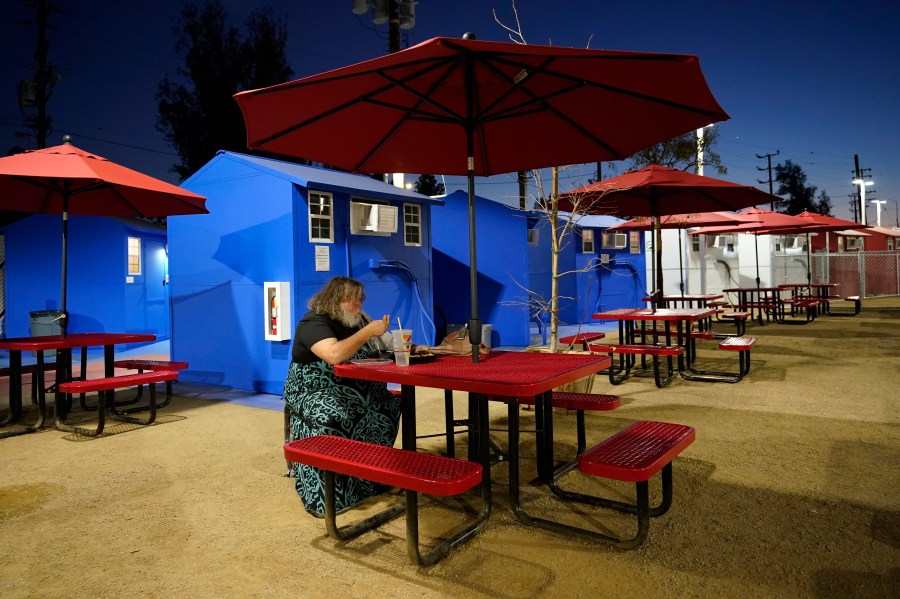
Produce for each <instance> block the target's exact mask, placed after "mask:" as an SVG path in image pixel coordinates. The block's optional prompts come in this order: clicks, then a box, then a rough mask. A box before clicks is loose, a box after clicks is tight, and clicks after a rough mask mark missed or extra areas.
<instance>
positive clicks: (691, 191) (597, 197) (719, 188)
mask: <svg viewBox="0 0 900 599" xmlns="http://www.w3.org/2000/svg"><path fill="white" fill-rule="evenodd" d="M774 197H775V196H772V195H770V194H768V193H766V192H764V191H761V190H759V189H757V188H755V187H751V186H749V185H740V184H738V183H731V182H730V181H723V180H721V179H714V178H713V177H704V176H702V175H694V174H691V173H687V172H684V171H681V170H678V169H675V168H669V167H665V166H659V165H650V166H647V167H644V168H642V169H639V170H636V171H631V172H628V173H625V174H623V175H619V176H617V177H611V178H609V179H604V180H602V181H597V182H596V183H591V184H590V185H585V186H584V187H580V188H578V189H575V190H573V191H569V192H566V193H564V194H561V195H560V196H559V209H560V210H567V211H569V212H574V213H578V214H612V215H614V216H623V215H627V216H646V217H651V218H652V219H653V222H654V227H653V228H654V232H655V234H654V240H653V248H654V252H653V262H654V267H653V271H654V273H655V285H656V289H655V290H654V291H653V292H652V293H651V294H650V297H651V298H652V299H653V300H654V301H652V302H651V304H652V305H653V306H654V307H655V306H656V304H657V303H658V302H657V301H655V300H656V297H657V295H659V297H660V298H661V297H662V287H663V285H662V284H663V280H662V268H661V267H660V258H661V256H662V243H661V234H660V229H661V226H662V225H661V217H662V216H664V215H667V214H680V213H690V212H712V211H722V210H737V209H739V208H746V207H747V206H755V205H756V204H763V203H768V202H770V201H772V199H773V198H774Z"/></svg>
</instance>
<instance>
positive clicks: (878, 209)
mask: <svg viewBox="0 0 900 599" xmlns="http://www.w3.org/2000/svg"><path fill="white" fill-rule="evenodd" d="M870 202H871V203H872V204H875V226H876V227H880V226H881V205H882V204H887V200H870Z"/></svg>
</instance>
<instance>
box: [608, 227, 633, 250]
mask: <svg viewBox="0 0 900 599" xmlns="http://www.w3.org/2000/svg"><path fill="white" fill-rule="evenodd" d="M603 247H605V248H611V249H616V250H621V249H624V248H626V247H628V235H626V234H625V233H618V232H616V231H604V232H603Z"/></svg>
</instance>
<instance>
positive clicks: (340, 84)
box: [235, 38, 728, 176]
mask: <svg viewBox="0 0 900 599" xmlns="http://www.w3.org/2000/svg"><path fill="white" fill-rule="evenodd" d="M235 99H236V100H237V102H238V105H239V106H240V108H241V111H242V112H243V114H244V120H245V122H246V124H247V145H248V146H249V147H250V148H257V149H261V150H267V151H270V152H274V153H278V154H284V155H287V156H297V157H300V158H307V159H311V160H317V161H320V162H323V163H325V164H329V165H332V166H336V167H339V168H343V169H347V170H351V171H355V172H363V173H384V172H407V173H441V174H445V175H466V174H469V173H470V172H471V173H473V174H474V175H476V176H487V175H493V174H498V173H509V172H513V171H520V170H526V169H533V168H542V167H547V166H555V165H563V164H576V163H583V162H595V161H598V160H617V159H621V158H625V157H627V156H630V155H631V154H633V153H634V152H636V151H638V150H640V149H642V148H645V147H647V146H648V145H651V144H653V143H656V142H658V141H662V140H666V139H670V138H672V137H675V136H677V135H680V134H682V133H685V132H687V131H691V130H694V129H696V128H698V127H702V126H704V125H707V124H709V123H710V122H714V121H721V120H723V119H727V118H728V115H727V114H726V113H725V112H724V111H723V110H722V108H721V107H720V106H719V104H718V103H717V102H716V100H715V98H714V97H713V95H712V93H711V92H710V90H709V87H708V86H707V84H706V80H705V79H704V77H703V73H702V72H701V70H700V63H699V60H698V59H697V57H695V56H687V55H680V54H655V53H641V52H613V51H604V50H588V49H577V48H562V47H556V46H532V45H523V44H513V43H503V42H488V41H478V40H469V39H450V38H434V39H431V40H428V41H425V42H422V43H421V44H418V45H416V46H413V47H411V48H408V49H406V50H402V51H400V52H396V53H394V54H389V55H386V56H382V57H379V58H375V59H373V60H368V61H365V62H361V63H359V64H355V65H351V66H347V67H343V68H340V69H337V70H334V71H330V72H327V73H322V74H319V75H313V76H311V77H305V78H303V79H298V80H297V81H291V82H289V83H283V84H281V85H276V86H273V87H269V88H265V89H259V90H252V91H246V92H241V93H239V94H237V95H236V96H235ZM470 156H471V157H472V165H471V167H470V166H469V164H468V157H470Z"/></svg>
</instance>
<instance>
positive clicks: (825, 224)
mask: <svg viewBox="0 0 900 599" xmlns="http://www.w3.org/2000/svg"><path fill="white" fill-rule="evenodd" d="M794 216H795V217H796V218H798V219H801V220H802V221H804V222H803V223H797V225H796V226H789V227H771V228H769V229H767V230H766V231H768V232H771V233H809V232H813V233H814V232H816V231H843V230H845V229H866V228H867V227H866V225H863V224H861V223H857V222H854V221H852V220H844V219H843V218H835V217H834V216H828V215H825V214H818V213H816V212H810V211H808V210H807V211H805V212H801V213H800V214H796V215H794ZM761 234H763V233H761Z"/></svg>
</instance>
